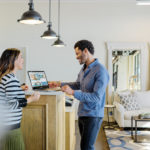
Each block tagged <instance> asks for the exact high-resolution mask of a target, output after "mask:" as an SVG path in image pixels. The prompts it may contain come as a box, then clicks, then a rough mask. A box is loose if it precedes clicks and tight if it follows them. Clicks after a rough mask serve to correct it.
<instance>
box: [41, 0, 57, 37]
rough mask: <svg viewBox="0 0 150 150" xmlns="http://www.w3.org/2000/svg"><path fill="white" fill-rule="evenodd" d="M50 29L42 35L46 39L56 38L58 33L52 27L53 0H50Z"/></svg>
mask: <svg viewBox="0 0 150 150" xmlns="http://www.w3.org/2000/svg"><path fill="white" fill-rule="evenodd" d="M47 27H48V30H46V31H45V32H44V33H43V35H42V36H41V37H42V38H44V39H55V38H57V37H56V33H55V32H54V31H53V30H52V29H51V27H52V23H51V0H49V23H48V26H47Z"/></svg>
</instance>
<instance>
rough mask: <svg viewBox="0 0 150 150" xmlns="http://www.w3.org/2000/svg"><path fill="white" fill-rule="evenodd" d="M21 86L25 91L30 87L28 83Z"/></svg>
mask: <svg viewBox="0 0 150 150" xmlns="http://www.w3.org/2000/svg"><path fill="white" fill-rule="evenodd" d="M21 88H22V90H23V91H26V90H28V89H29V87H28V86H27V85H26V84H23V85H21Z"/></svg>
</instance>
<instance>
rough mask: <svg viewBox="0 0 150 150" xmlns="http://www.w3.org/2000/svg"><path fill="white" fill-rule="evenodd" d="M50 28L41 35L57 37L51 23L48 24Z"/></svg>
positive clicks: (50, 37)
mask: <svg viewBox="0 0 150 150" xmlns="http://www.w3.org/2000/svg"><path fill="white" fill-rule="evenodd" d="M47 27H48V30H46V31H45V32H44V33H43V35H42V36H41V37H42V38H43V39H55V38H57V37H56V33H55V32H54V31H53V30H52V29H51V24H48V26H47Z"/></svg>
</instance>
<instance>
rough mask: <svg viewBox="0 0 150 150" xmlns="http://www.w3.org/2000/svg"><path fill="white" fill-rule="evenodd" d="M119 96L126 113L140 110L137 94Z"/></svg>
mask: <svg viewBox="0 0 150 150" xmlns="http://www.w3.org/2000/svg"><path fill="white" fill-rule="evenodd" d="M119 96H120V102H121V104H122V105H123V106H124V108H125V110H126V111H131V110H139V109H140V105H139V104H138V103H137V101H136V94H134V93H129V94H126V95H122V94H119Z"/></svg>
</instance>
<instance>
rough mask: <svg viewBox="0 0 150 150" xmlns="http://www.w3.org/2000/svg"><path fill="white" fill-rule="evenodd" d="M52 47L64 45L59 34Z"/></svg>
mask: <svg viewBox="0 0 150 150" xmlns="http://www.w3.org/2000/svg"><path fill="white" fill-rule="evenodd" d="M52 46H54V47H64V46H65V44H64V42H63V41H61V40H60V36H58V38H57V40H56V41H55V42H54V43H53V44H52Z"/></svg>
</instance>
